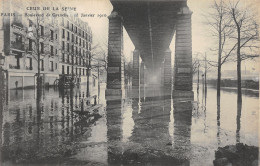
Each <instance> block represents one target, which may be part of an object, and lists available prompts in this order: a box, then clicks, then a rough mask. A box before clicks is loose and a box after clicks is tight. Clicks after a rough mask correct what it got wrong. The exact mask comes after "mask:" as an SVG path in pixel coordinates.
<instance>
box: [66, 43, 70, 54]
mask: <svg viewBox="0 0 260 166" xmlns="http://www.w3.org/2000/svg"><path fill="white" fill-rule="evenodd" d="M67 51H68V52H69V51H70V44H69V43H67Z"/></svg>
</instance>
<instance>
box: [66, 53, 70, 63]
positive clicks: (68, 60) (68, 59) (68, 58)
mask: <svg viewBox="0 0 260 166" xmlns="http://www.w3.org/2000/svg"><path fill="white" fill-rule="evenodd" d="M67 56H68V57H67V62H68V63H70V55H69V54H68V55H67Z"/></svg>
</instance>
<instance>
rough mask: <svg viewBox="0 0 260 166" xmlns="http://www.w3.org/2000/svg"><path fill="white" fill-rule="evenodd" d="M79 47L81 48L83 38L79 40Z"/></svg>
mask: <svg viewBox="0 0 260 166" xmlns="http://www.w3.org/2000/svg"><path fill="white" fill-rule="evenodd" d="M79 46H81V38H80V39H79Z"/></svg>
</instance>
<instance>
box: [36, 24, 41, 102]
mask: <svg viewBox="0 0 260 166" xmlns="http://www.w3.org/2000/svg"><path fill="white" fill-rule="evenodd" d="M36 33H37V36H36V49H37V63H38V71H37V85H36V88H37V98H38V100H39V98H40V97H41V76H40V74H41V67H40V63H41V59H40V58H41V54H40V45H39V44H40V42H39V34H38V29H37V32H36Z"/></svg>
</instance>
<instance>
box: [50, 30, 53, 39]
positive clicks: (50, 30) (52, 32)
mask: <svg viewBox="0 0 260 166" xmlns="http://www.w3.org/2000/svg"><path fill="white" fill-rule="evenodd" d="M50 31H51V40H53V39H54V33H53V30H50Z"/></svg>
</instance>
